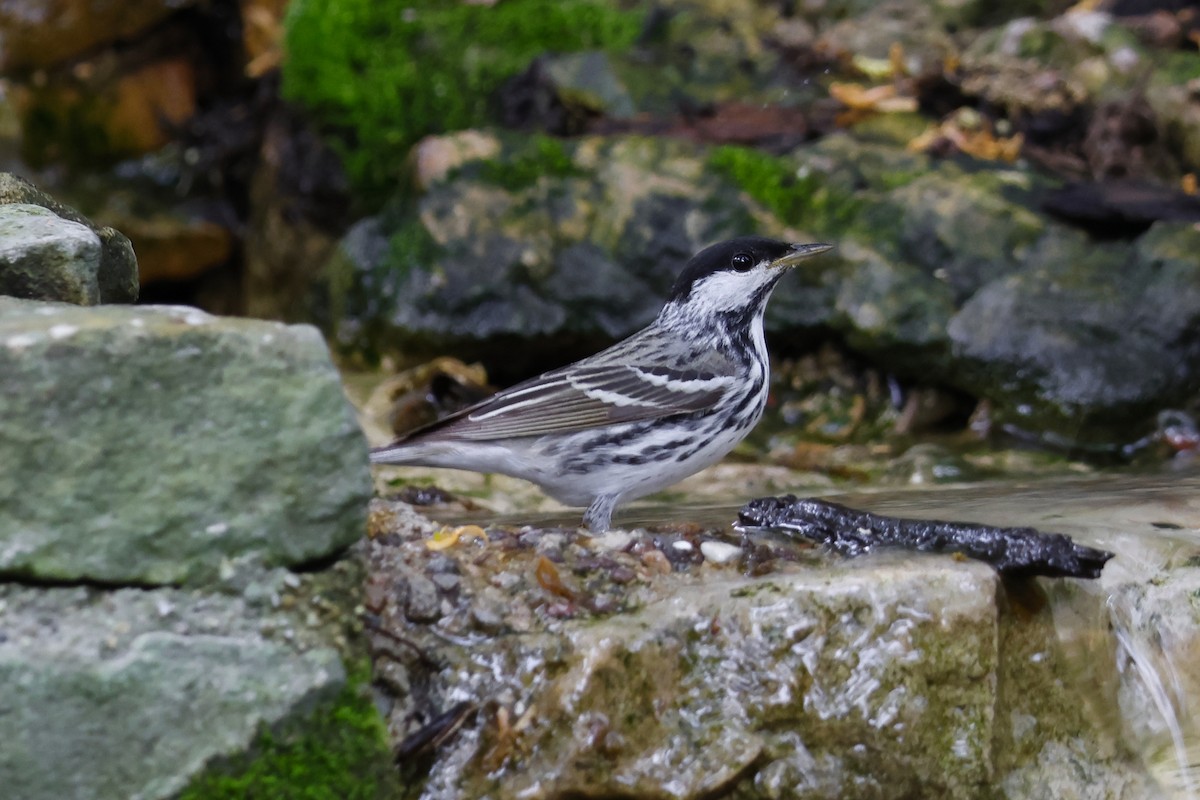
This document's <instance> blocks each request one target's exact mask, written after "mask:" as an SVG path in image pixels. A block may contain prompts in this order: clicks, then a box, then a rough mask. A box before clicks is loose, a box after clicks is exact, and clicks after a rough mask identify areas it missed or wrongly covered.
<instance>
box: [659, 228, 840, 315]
mask: <svg viewBox="0 0 1200 800" xmlns="http://www.w3.org/2000/svg"><path fill="white" fill-rule="evenodd" d="M830 247H831V245H827V244H789V243H788V242H781V241H779V240H778V239H768V238H766V237H765V236H740V237H738V238H736V239H729V240H728V241H724V242H718V243H717V244H714V245H710V246H708V247H706V248H704V249H703V250H701V251H700V252H699V253H697V254H696V255H694V256H692V258H691V260H690V261H688V263H687V265H686V266H685V267H684V268H683V271H682V272H680V273H679V277H678V278H676V279H675V285H674V286H672V287H671V296H670V300H674V301H679V300H686V299H687V297H688V295H689V294H691V291H692V287H693V286H695V285H696V283H697V281H700V280H702V279H703V278H706V277H708V276H710V275H713V274H715V273H718V272H730V273H739V272H750V271H751V270H753V269H755V268H756V267H758V266H760V265H763V264H770V265H772V266H779V267H790V266H793V265H794V264H796V263H797V262H799V261H801V260H803V259H805V258H808V257H809V256H814V255H816V254H817V253H823V252H825V251H826V250H828V249H830ZM782 274H783V271H782V270H780V275H782Z"/></svg>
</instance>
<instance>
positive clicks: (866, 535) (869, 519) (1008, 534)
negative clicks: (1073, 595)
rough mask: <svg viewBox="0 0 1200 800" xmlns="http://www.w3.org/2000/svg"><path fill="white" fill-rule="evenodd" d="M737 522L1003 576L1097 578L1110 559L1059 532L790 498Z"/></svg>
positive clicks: (745, 512)
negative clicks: (946, 558) (955, 558)
mask: <svg viewBox="0 0 1200 800" xmlns="http://www.w3.org/2000/svg"><path fill="white" fill-rule="evenodd" d="M738 524H739V525H740V526H741V527H742V528H743V529H745V528H765V529H770V530H777V531H782V532H784V533H789V534H799V535H800V536H803V537H804V538H806V539H811V540H812V541H815V542H819V543H821V544H824V545H825V546H827V547H829V548H830V549H831V550H833V551H835V552H837V553H839V554H841V555H844V556H849V557H853V556H859V555H862V554H864V553H868V552H870V551H872V550H876V549H879V548H881V547H903V548H907V549H910V550H919V551H922V552H932V553H961V554H962V555H965V556H969V557H971V558H975V559H979V560H980V561H986V562H987V563H989V564H991V565H992V566H993V567H995V568H996V570H997V571H998V572H1000V573H1001V574H1003V575H1022V576H1029V575H1044V576H1047V577H1068V578H1098V577H1100V572H1101V570H1103V569H1104V565H1105V563H1106V562H1107V561H1108V560H1109V559H1110V558H1112V557H1113V554H1112V553H1109V552H1107V551H1105V550H1097V549H1094V548H1091V547H1085V546H1083V545H1079V544H1076V543H1075V542H1073V541H1072V540H1071V538H1070V537H1068V536H1066V535H1064V534H1061V533H1042V532H1041V531H1038V530H1036V529H1034V528H996V527H992V526H990V525H976V524H973V523H967V522H941V521H938V520H912V519H900V518H898V517H885V516H881V515H879V514H871V513H868V512H866V511H857V510H855V509H852V508H847V507H846V506H843V505H839V504H838V503H831V502H829V501H827V500H816V499H812V498H797V497H795V496H794V495H784V496H782V497H762V498H759V499H757V500H751V501H750V502H749V503H747V504H746V505H745V506H743V507H742V510H741V511H739V512H738Z"/></svg>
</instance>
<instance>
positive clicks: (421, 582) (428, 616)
mask: <svg viewBox="0 0 1200 800" xmlns="http://www.w3.org/2000/svg"><path fill="white" fill-rule="evenodd" d="M407 583H408V600H407V602H406V603H405V610H404V613H405V616H407V617H408V618H409V619H410V620H412V621H413V622H432V621H433V620H435V619H437V618H438V617H440V616H441V606H442V601H441V598H439V597H438V591H437V587H436V586H435V585H434V583H433V581H431V580H430V579H429V578H426V577H425V576H424V575H421V574H419V573H415V572H414V573H412V574H410V575H408V576H407Z"/></svg>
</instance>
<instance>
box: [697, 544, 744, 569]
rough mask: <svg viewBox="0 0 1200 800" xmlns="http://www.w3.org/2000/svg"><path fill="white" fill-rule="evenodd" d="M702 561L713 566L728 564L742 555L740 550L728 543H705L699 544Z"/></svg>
mask: <svg viewBox="0 0 1200 800" xmlns="http://www.w3.org/2000/svg"><path fill="white" fill-rule="evenodd" d="M700 553H701V554H702V555H703V556H704V560H705V561H708V562H711V563H713V564H728V563H729V562H730V561H733V560H734V559H735V558H737V557H738V556H740V555H741V554H742V548H740V547H738V546H737V545H736V544H729V543H728V542H717V541H712V540H710V541H706V542H701V543H700Z"/></svg>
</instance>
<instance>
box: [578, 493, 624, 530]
mask: <svg viewBox="0 0 1200 800" xmlns="http://www.w3.org/2000/svg"><path fill="white" fill-rule="evenodd" d="M616 506H617V497H616V495H611V494H602V495H600V496H599V497H597V498H596V499H595V500H593V501H592V504H591V505H590V506H588V510H587V511H586V512H584V515H583V524H584V525H586V526H587V527H588V530H590V531H591V532H592V533H604V532H605V531H607V530H608V529H609V528H610V527H612V515H613V509H614V508H616Z"/></svg>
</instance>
